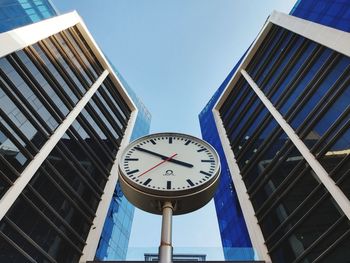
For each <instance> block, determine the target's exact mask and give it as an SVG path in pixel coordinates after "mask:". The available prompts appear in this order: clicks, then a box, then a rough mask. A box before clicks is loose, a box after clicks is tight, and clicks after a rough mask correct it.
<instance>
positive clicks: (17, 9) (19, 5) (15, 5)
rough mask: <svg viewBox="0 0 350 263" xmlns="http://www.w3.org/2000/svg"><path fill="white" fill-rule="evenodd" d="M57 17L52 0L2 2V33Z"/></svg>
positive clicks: (4, 0)
mask: <svg viewBox="0 0 350 263" xmlns="http://www.w3.org/2000/svg"><path fill="white" fill-rule="evenodd" d="M56 15H57V10H56V9H55V7H54V6H53V5H52V3H51V1H50V0H1V1H0V33H2V32H6V31H9V30H11V29H14V28H17V27H21V26H25V25H28V24H31V23H35V22H38V21H41V20H43V19H47V18H50V17H52V16H56Z"/></svg>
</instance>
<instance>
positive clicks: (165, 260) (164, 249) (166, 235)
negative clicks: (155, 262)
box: [159, 202, 174, 263]
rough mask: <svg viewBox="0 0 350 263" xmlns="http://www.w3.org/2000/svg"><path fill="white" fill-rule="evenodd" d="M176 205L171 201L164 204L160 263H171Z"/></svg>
mask: <svg viewBox="0 0 350 263" xmlns="http://www.w3.org/2000/svg"><path fill="white" fill-rule="evenodd" d="M173 210H174V207H173V205H172V203H171V202H164V204H163V206H162V212H163V217H162V233H161V240H160V246H159V263H171V262H172V260H173V247H172V244H171V228H172V226H171V224H172V215H173Z"/></svg>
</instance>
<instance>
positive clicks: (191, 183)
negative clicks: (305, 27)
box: [186, 179, 194, 186]
mask: <svg viewBox="0 0 350 263" xmlns="http://www.w3.org/2000/svg"><path fill="white" fill-rule="evenodd" d="M186 181H187V183H188V184H189V185H190V186H194V183H193V182H192V181H191V180H190V179H187V180H186Z"/></svg>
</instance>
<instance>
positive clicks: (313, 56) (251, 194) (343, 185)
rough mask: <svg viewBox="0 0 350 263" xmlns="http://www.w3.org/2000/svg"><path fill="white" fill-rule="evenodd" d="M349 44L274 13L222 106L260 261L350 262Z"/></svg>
mask: <svg viewBox="0 0 350 263" xmlns="http://www.w3.org/2000/svg"><path fill="white" fill-rule="evenodd" d="M320 2H322V1H320ZM325 2H326V1H325ZM301 3H302V2H299V3H298V4H299V6H300V5H301ZM295 10H296V9H294V12H296V11H295ZM325 36H326V37H325ZM349 43H350V36H349V34H348V33H346V32H343V31H340V30H336V29H333V28H330V27H326V26H323V25H320V24H316V23H311V22H310V21H307V20H304V19H300V18H296V17H294V16H289V15H285V14H282V13H278V12H274V13H273V14H272V15H271V16H270V17H269V19H268V20H267V22H266V24H265V25H264V27H263V29H262V31H261V32H260V34H259V36H258V37H257V39H256V40H255V41H254V43H253V45H252V46H251V47H250V49H249V50H248V52H247V54H246V55H245V56H244V58H243V60H242V62H241V63H240V64H239V66H238V67H237V69H236V70H235V72H234V73H233V75H232V77H231V79H230V81H229V83H228V85H226V87H225V89H224V91H223V92H222V95H221V97H220V99H219V100H218V101H217V103H216V104H215V106H214V108H213V118H214V121H215V126H216V128H217V131H218V133H219V137H220V140H221V143H222V147H223V151H224V154H225V156H226V159H227V163H228V167H229V170H230V172H231V177H232V181H233V184H234V186H235V189H236V193H237V197H238V200H239V203H240V204H241V207H242V213H243V216H244V219H245V222H246V225H247V229H248V233H249V236H250V239H251V242H252V245H253V247H254V249H255V251H256V252H257V256H258V258H259V259H263V260H265V261H267V262H271V261H272V262H281V263H284V262H286V263H287V262H345V261H346V260H348V259H349V258H350V254H349V249H348V248H349V246H350V221H349V218H350V200H349V198H350V192H349V189H350V188H349V185H350V181H349V176H348V172H349V167H348V164H349V157H350V155H349V153H350V151H349V148H350V143H349V142H350V137H349V134H350V133H349V131H350V109H349V105H350V78H349V76H350V75H349V73H350V72H349V70H350V50H349ZM225 191H228V190H227V189H226V190H225Z"/></svg>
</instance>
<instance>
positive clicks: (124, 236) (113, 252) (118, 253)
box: [95, 62, 151, 260]
mask: <svg viewBox="0 0 350 263" xmlns="http://www.w3.org/2000/svg"><path fill="white" fill-rule="evenodd" d="M110 65H111V66H112V68H113V70H114V72H115V73H116V75H117V76H118V78H119V80H120V81H121V83H122V84H123V87H124V88H125V89H126V90H127V91H128V94H129V96H130V97H131V99H132V100H133V101H134V103H135V105H136V107H137V109H138V114H137V117H136V122H135V126H134V129H133V131H132V134H131V138H130V140H131V141H133V140H136V139H137V138H139V137H141V136H144V135H147V134H148V133H149V130H150V124H151V114H150V113H149V111H148V110H147V108H146V107H145V106H144V104H143V102H142V101H141V100H140V99H139V97H138V96H137V95H136V93H135V92H134V91H133V90H132V89H131V88H130V86H129V85H128V83H127V82H126V81H125V79H124V78H123V76H122V75H121V74H120V73H119V72H118V71H117V69H116V68H115V67H114V65H113V64H112V63H111V62H110ZM134 211H135V207H134V206H133V205H132V204H131V203H130V202H129V201H128V200H127V199H126V198H125V196H124V194H123V192H122V190H121V187H120V185H119V183H118V184H117V185H116V188H115V190H114V194H113V198H112V200H111V204H110V207H109V209H108V214H107V217H106V221H105V223H104V227H103V231H102V235H101V238H100V241H99V246H98V249H97V251H96V256H95V259H97V260H125V259H126V254H127V250H128V244H129V239H130V233H131V227H132V221H133V217H134Z"/></svg>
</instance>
